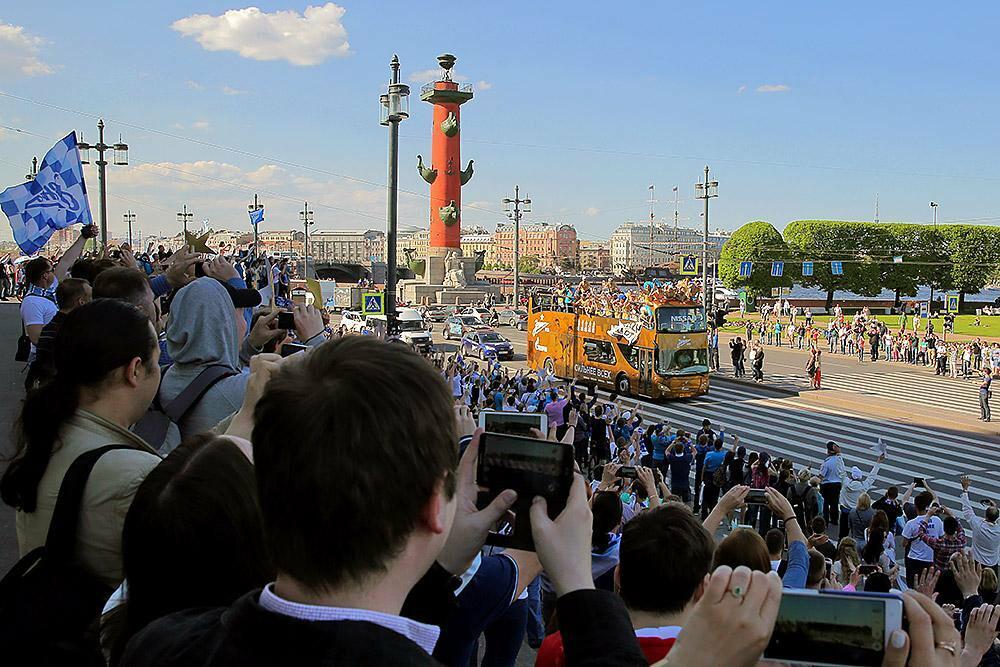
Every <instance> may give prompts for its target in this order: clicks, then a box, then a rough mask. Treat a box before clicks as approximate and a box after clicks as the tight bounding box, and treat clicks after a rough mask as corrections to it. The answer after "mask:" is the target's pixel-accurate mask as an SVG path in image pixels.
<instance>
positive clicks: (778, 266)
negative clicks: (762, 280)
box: [771, 262, 785, 278]
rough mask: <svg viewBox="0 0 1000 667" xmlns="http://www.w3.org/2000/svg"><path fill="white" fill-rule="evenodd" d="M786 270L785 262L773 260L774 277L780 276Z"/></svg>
mask: <svg viewBox="0 0 1000 667" xmlns="http://www.w3.org/2000/svg"><path fill="white" fill-rule="evenodd" d="M784 272H785V263H784V262H771V276H772V277H774V278H780V277H781V274H782V273H784Z"/></svg>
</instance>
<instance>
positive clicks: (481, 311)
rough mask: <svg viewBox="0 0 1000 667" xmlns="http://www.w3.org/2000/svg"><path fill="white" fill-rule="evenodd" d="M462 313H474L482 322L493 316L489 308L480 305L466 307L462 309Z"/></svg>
mask: <svg viewBox="0 0 1000 667" xmlns="http://www.w3.org/2000/svg"><path fill="white" fill-rule="evenodd" d="M461 314H462V315H475V316H476V317H478V318H479V319H481V320H482V321H483V322H489V321H490V318H492V317H493V311H492V310H490V309H489V308H484V307H482V306H479V307H476V308H466V309H465V310H463V311H462V313H461Z"/></svg>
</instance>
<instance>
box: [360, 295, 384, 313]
mask: <svg viewBox="0 0 1000 667" xmlns="http://www.w3.org/2000/svg"><path fill="white" fill-rule="evenodd" d="M361 312H362V313H363V314H365V315H382V314H383V313H385V301H384V300H383V297H382V293H381V292H365V293H364V294H362V295H361Z"/></svg>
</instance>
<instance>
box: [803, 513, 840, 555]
mask: <svg viewBox="0 0 1000 667" xmlns="http://www.w3.org/2000/svg"><path fill="white" fill-rule="evenodd" d="M809 528H810V529H811V530H812V535H810V536H809V548H810V549H815V550H816V551H818V552H820V553H821V554H823V556H824V557H826V558H830V559H833V558H836V557H837V543H836V542H834V541H833V540H831V539H830V536H829V535H827V534H826V521H825V520H824V519H823V517H821V516H814V517H813V520H812V523H811V524H810V525H809Z"/></svg>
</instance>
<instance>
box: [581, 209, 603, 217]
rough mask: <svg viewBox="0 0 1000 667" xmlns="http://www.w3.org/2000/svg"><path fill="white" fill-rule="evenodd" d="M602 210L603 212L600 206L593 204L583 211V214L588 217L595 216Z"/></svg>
mask: <svg viewBox="0 0 1000 667" xmlns="http://www.w3.org/2000/svg"><path fill="white" fill-rule="evenodd" d="M600 212H601V210H600V209H599V208H597V207H596V206H591V207H590V208H588V209H586V210H585V211H584V212H583V214H584V215H585V216H587V217H588V218H593V217H594V216H596V215H597V214H598V213H600Z"/></svg>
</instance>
